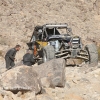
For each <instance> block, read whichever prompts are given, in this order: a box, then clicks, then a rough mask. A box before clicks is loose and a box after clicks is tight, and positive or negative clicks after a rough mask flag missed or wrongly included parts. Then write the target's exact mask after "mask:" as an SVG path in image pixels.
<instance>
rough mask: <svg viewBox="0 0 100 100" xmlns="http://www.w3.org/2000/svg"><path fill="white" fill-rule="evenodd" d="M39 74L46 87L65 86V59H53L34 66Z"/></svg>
mask: <svg viewBox="0 0 100 100" xmlns="http://www.w3.org/2000/svg"><path fill="white" fill-rule="evenodd" d="M33 69H34V70H35V71H36V72H37V73H38V74H39V77H40V78H41V82H42V85H43V86H44V87H53V88H54V87H56V86H59V87H64V86H65V60H64V59H61V58H60V59H53V60H51V61H48V62H46V63H43V64H41V65H39V66H35V67H33Z"/></svg>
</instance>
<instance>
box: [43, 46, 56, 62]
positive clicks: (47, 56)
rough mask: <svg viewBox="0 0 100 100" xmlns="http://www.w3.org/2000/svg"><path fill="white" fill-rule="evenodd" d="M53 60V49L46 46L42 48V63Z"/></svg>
mask: <svg viewBox="0 0 100 100" xmlns="http://www.w3.org/2000/svg"><path fill="white" fill-rule="evenodd" d="M54 58H55V51H54V47H53V46H50V45H47V46H45V47H44V48H43V62H47V61H49V60H51V59H54Z"/></svg>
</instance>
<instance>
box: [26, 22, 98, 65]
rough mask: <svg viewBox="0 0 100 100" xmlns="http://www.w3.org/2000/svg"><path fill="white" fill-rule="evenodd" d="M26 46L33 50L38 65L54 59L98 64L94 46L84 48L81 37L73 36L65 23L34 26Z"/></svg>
mask: <svg viewBox="0 0 100 100" xmlns="http://www.w3.org/2000/svg"><path fill="white" fill-rule="evenodd" d="M27 45H28V47H29V49H31V50H33V54H34V56H35V57H36V58H35V59H36V62H38V63H39V64H40V63H44V62H47V61H49V60H51V59H54V58H63V59H65V60H67V59H70V58H72V59H82V60H83V61H85V62H88V63H89V64H97V63H98V53H97V47H96V45H95V44H94V43H90V44H87V45H85V46H84V45H83V43H82V40H81V37H79V36H74V35H73V34H72V30H71V28H68V25H67V24H66V23H62V24H61V23H59V24H45V25H43V26H36V27H35V28H34V32H33V34H32V37H31V39H30V42H29V43H27Z"/></svg>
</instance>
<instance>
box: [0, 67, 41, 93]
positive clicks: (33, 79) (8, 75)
mask: <svg viewBox="0 0 100 100" xmlns="http://www.w3.org/2000/svg"><path fill="white" fill-rule="evenodd" d="M1 84H2V87H3V89H4V90H8V91H12V92H18V91H35V93H36V94H38V93H39V92H40V91H41V82H40V79H39V77H38V74H37V73H36V72H35V71H34V70H33V69H32V67H29V66H24V65H23V66H18V67H15V68H13V69H10V70H8V71H6V72H5V73H3V74H2V77H1Z"/></svg>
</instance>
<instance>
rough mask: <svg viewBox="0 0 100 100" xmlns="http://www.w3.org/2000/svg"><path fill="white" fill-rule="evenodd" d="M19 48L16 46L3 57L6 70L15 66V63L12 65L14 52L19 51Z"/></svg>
mask: <svg viewBox="0 0 100 100" xmlns="http://www.w3.org/2000/svg"><path fill="white" fill-rule="evenodd" d="M20 48H21V46H20V45H16V46H15V47H14V48H12V49H10V50H8V51H7V53H6V55H5V62H6V68H7V69H8V70H9V69H11V68H12V67H14V66H15V63H14V61H15V55H16V52H17V51H19V50H20Z"/></svg>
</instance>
